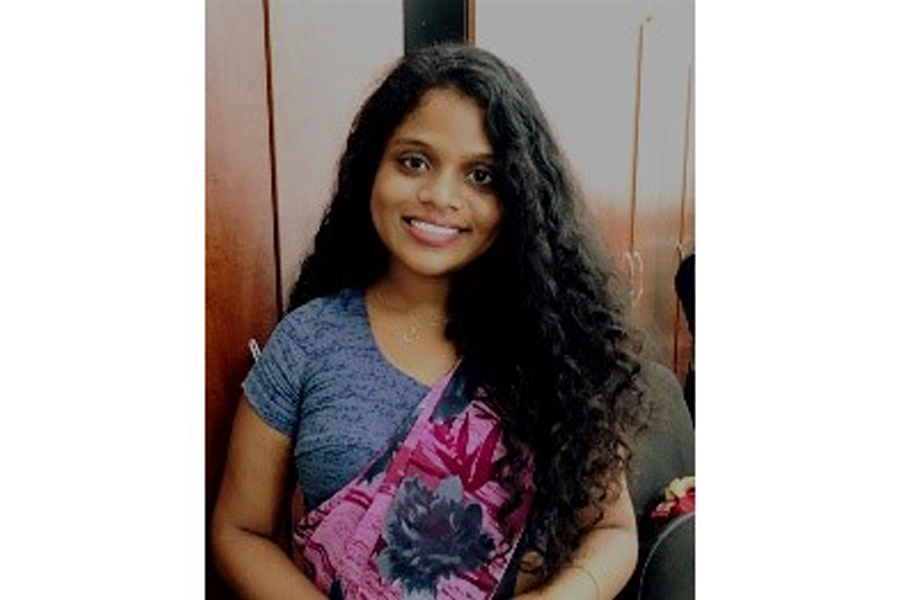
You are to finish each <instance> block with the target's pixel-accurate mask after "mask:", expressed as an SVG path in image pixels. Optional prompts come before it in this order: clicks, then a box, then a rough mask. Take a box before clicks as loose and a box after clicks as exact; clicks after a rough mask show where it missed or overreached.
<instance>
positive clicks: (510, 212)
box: [212, 46, 643, 599]
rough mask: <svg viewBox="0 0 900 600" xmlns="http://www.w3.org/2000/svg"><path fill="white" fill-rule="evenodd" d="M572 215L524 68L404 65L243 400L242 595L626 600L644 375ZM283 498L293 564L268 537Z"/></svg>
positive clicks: (466, 61)
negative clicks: (632, 437) (292, 482)
mask: <svg viewBox="0 0 900 600" xmlns="http://www.w3.org/2000/svg"><path fill="white" fill-rule="evenodd" d="M580 202H581V201H580V198H579V196H578V193H577V191H576V186H575V184H574V182H573V180H572V178H571V175H570V174H569V170H568V167H567V165H566V162H565V160H564V158H563V154H562V152H561V151H560V149H559V148H558V146H557V144H556V142H555V141H554V139H553V136H552V134H551V132H550V128H549V126H548V124H547V122H546V119H545V117H544V116H543V113H542V112H541V109H540V107H539V106H538V104H537V102H536V100H535V99H534V96H533V95H532V92H531V90H530V89H529V87H528V85H527V83H526V82H525V81H524V79H523V78H522V77H521V76H520V75H519V74H518V73H517V72H516V71H515V70H513V69H512V68H510V67H509V66H507V65H505V64H504V63H503V62H502V61H500V60H499V59H498V58H497V57H495V56H494V55H492V54H490V53H488V52H486V51H483V50H478V49H475V48H471V47H464V46H441V47H434V48H429V49H426V50H422V51H418V52H416V53H413V54H410V55H408V56H406V57H404V58H403V59H401V60H400V61H399V62H398V64H397V65H396V66H395V68H394V69H393V70H392V71H391V72H390V73H389V74H388V75H387V77H386V78H385V79H384V81H383V82H382V83H381V85H380V86H379V87H378V89H377V90H376V91H375V92H374V93H373V94H372V96H371V97H369V99H368V100H367V101H366V102H365V103H364V105H363V107H362V108H361V110H360V112H359V114H358V115H357V117H356V119H355V121H354V124H353V127H352V130H351V132H350V135H349V138H348V140H347V146H346V150H345V152H344V154H343V156H342V158H341V161H340V166H339V172H338V178H337V184H336V186H335V192H334V197H333V198H332V202H331V205H330V207H329V209H328V211H327V213H326V215H325V217H324V219H323V221H322V224H321V226H320V229H319V232H318V234H317V236H316V240H315V248H314V250H313V252H312V253H311V254H310V255H309V256H308V257H307V258H306V259H305V261H304V263H303V265H302V269H301V273H300V276H299V278H298V281H297V283H296V285H295V288H294V291H293V294H292V298H291V311H290V312H289V313H288V314H287V315H286V316H285V318H284V319H283V320H282V322H281V323H280V324H279V325H278V327H277V328H276V330H275V332H274V333H273V334H272V336H271V338H270V340H269V341H268V343H267V344H266V347H265V349H264V350H263V353H262V356H261V358H260V360H259V362H258V363H257V364H256V365H255V366H254V368H253V370H252V371H251V372H250V374H249V375H248V377H247V379H246V381H245V383H244V390H245V399H244V400H242V402H241V406H240V408H239V410H238V414H237V417H236V421H235V427H234V433H233V435H232V443H231V449H230V452H229V458H228V464H227V467H226V473H225V477H224V481H223V485H222V490H221V492H220V496H219V499H218V503H217V506H216V511H215V515H214V518H213V528H212V529H213V530H212V541H213V551H214V553H215V557H216V560H217V563H218V565H219V567H220V569H221V570H222V572H223V574H224V575H225V577H226V579H227V580H228V581H229V582H230V583H231V584H232V585H233V587H234V588H235V589H236V590H237V591H238V592H239V593H240V594H242V595H244V596H247V597H254V598H314V597H322V598H324V597H330V598H490V597H510V596H512V595H513V594H518V595H519V596H521V597H534V598H566V599H570V598H572V599H577V598H585V599H589V598H612V597H614V596H615V594H616V593H617V592H618V591H619V590H620V589H621V588H622V587H623V586H624V585H625V583H626V582H627V580H628V578H629V576H630V574H631V572H632V570H633V569H634V564H635V561H636V556H637V538H636V533H635V524H634V514H633V512H632V507H631V501H630V497H629V494H628V489H627V485H626V483H625V469H626V466H627V460H628V455H629V450H628V445H627V442H626V439H627V433H628V431H629V430H630V429H631V428H632V427H634V426H636V425H637V424H638V423H639V420H640V418H639V415H641V414H642V410H643V400H642V394H641V390H640V387H639V384H638V380H637V374H638V372H639V370H640V365H639V363H638V361H637V359H636V357H634V356H633V355H632V353H631V352H630V350H629V348H630V345H629V336H628V334H627V329H626V325H625V323H624V320H623V318H622V311H621V304H620V302H619V300H618V297H617V296H616V295H615V294H614V293H613V292H612V291H611V275H610V273H609V272H608V271H607V270H606V269H605V268H604V267H603V266H602V262H601V260H600V257H599V255H597V254H596V252H595V250H594V248H593V246H592V245H591V243H590V242H589V240H588V236H587V235H586V233H585V232H584V231H583V230H582V228H581V222H582V220H581V213H580V210H581V204H580ZM292 470H293V471H294V473H295V474H296V479H297V481H298V485H297V487H296V488H295V489H294V490H288V489H286V481H287V480H288V475H289V473H290V471H292ZM291 491H293V493H294V502H293V509H294V510H293V513H292V524H293V528H292V537H293V546H292V552H291V555H290V556H289V555H288V554H287V553H285V552H284V551H283V550H282V549H281V548H280V547H279V546H278V545H277V544H276V542H275V539H276V537H277V534H278V531H276V523H277V517H278V514H279V509H280V508H281V507H282V506H283V500H284V498H285V497H286V494H288V493H289V492H291Z"/></svg>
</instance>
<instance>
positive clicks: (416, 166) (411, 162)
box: [400, 156, 428, 171]
mask: <svg viewBox="0 0 900 600" xmlns="http://www.w3.org/2000/svg"><path fill="white" fill-rule="evenodd" d="M400 164H401V165H403V166H404V167H405V168H406V169H408V170H410V171H424V170H425V169H426V168H427V167H428V163H427V162H425V159H424V158H422V157H421V156H404V157H401V158H400Z"/></svg>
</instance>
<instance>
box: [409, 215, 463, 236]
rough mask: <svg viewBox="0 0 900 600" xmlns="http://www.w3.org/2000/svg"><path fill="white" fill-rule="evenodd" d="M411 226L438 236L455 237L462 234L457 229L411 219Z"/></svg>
mask: <svg viewBox="0 0 900 600" xmlns="http://www.w3.org/2000/svg"><path fill="white" fill-rule="evenodd" d="M409 224H410V225H412V226H413V227H415V228H416V229H421V230H422V231H425V232H427V233H433V234H436V235H453V234H456V233H459V232H460V230H459V229H457V228H455V227H444V226H442V225H435V224H434V223H428V222H426V221H419V220H418V219H410V220H409Z"/></svg>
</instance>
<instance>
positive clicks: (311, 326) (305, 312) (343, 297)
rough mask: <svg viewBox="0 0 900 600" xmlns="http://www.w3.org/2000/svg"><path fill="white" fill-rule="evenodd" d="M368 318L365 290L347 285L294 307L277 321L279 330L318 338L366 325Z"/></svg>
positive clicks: (289, 334)
mask: <svg viewBox="0 0 900 600" xmlns="http://www.w3.org/2000/svg"><path fill="white" fill-rule="evenodd" d="M366 318H367V317H366V312H365V302H364V300H363V294H362V292H361V291H360V290H358V289H356V288H346V289H343V290H341V291H340V292H338V293H337V294H334V295H331V296H322V297H319V298H314V299H312V300H310V301H309V302H307V303H305V304H303V305H302V306H298V307H297V308H295V309H293V310H291V311H290V312H289V313H287V314H286V315H285V316H284V318H283V319H282V320H281V322H280V323H279V324H278V330H279V331H280V332H281V333H282V334H284V335H287V336H289V337H292V338H294V339H297V340H303V341H309V340H317V339H321V338H322V336H326V337H328V335H329V334H333V333H336V332H337V331H339V330H347V329H358V328H360V327H364V326H365V324H366Z"/></svg>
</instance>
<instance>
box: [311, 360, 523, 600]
mask: <svg viewBox="0 0 900 600" xmlns="http://www.w3.org/2000/svg"><path fill="white" fill-rule="evenodd" d="M458 367H459V364H457V366H456V367H454V368H453V370H451V372H450V373H448V374H447V375H446V376H444V377H443V378H442V379H441V380H440V381H439V382H438V383H436V384H435V385H434V386H433V387H432V388H431V389H430V390H429V392H428V394H427V395H426V396H425V398H424V399H423V400H422V401H421V402H420V403H419V405H418V406H417V408H416V409H415V410H414V411H413V412H412V414H411V415H410V417H409V418H408V419H407V423H406V425H405V426H401V428H400V430H399V431H398V433H397V434H396V435H395V438H394V439H393V440H391V441H390V442H389V443H388V444H387V445H386V447H385V448H384V450H383V451H382V452H381V453H379V455H377V456H376V458H375V459H374V460H373V461H372V462H371V463H370V464H369V466H367V467H366V468H365V469H364V470H363V472H362V473H361V474H360V475H359V476H358V477H357V478H356V479H354V480H353V481H351V482H350V483H349V484H348V485H347V486H345V487H344V488H343V489H341V490H340V491H338V492H337V493H336V494H335V495H334V496H332V497H331V498H329V499H328V500H326V501H325V502H324V503H322V504H321V505H320V506H318V507H316V509H315V510H313V511H312V512H311V513H309V514H306V515H302V516H301V515H298V514H297V511H295V514H294V516H293V523H294V528H293V557H294V561H295V563H296V564H297V565H298V566H300V568H301V569H302V570H303V571H304V572H305V573H306V575H307V577H309V578H310V579H311V580H312V581H313V582H314V583H315V584H316V586H317V587H318V588H319V589H320V590H322V592H323V593H325V594H327V595H328V596H329V598H343V599H346V600H350V599H367V600H368V599H376V598H377V599H389V598H390V599H401V598H403V599H406V598H409V599H425V598H429V599H431V598H433V599H436V600H437V599H449V598H453V599H463V598H472V599H474V598H490V597H492V596H493V594H494V592H495V591H496V589H497V587H498V585H499V583H500V581H501V579H502V577H503V574H504V572H505V571H506V569H507V567H508V566H509V563H510V559H511V558H512V556H513V553H514V550H515V548H516V545H517V544H518V542H519V539H520V537H521V535H522V531H523V529H524V527H525V521H526V518H527V516H528V513H529V510H530V508H531V501H532V496H533V489H532V479H531V473H530V472H528V473H525V474H523V477H522V491H523V500H522V502H521V503H520V504H519V507H518V508H517V509H516V511H515V512H514V513H513V514H512V515H511V516H510V517H509V520H508V521H507V523H508V525H509V527H508V530H507V531H508V534H507V535H506V536H504V534H503V532H502V530H501V527H500V523H499V517H498V510H499V508H500V507H501V506H502V504H503V502H504V501H505V500H506V498H507V495H508V494H507V493H506V492H505V491H504V490H503V488H502V487H501V486H500V484H499V483H498V482H497V481H496V479H495V472H494V465H495V464H496V462H497V460H498V459H499V458H500V457H502V456H503V454H504V453H505V450H504V448H503V442H502V436H501V429H500V423H499V419H498V417H497V416H496V414H495V413H494V412H493V411H492V410H491V409H490V408H489V407H488V406H487V405H486V404H485V403H484V401H483V400H484V398H483V395H480V394H479V393H476V395H475V397H474V398H473V399H472V400H471V402H469V401H468V399H467V398H465V397H464V393H463V391H464V389H465V385H464V382H463V381H462V379H463V378H462V377H461V373H459V371H460V369H458ZM298 493H299V490H298ZM295 507H296V503H295Z"/></svg>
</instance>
